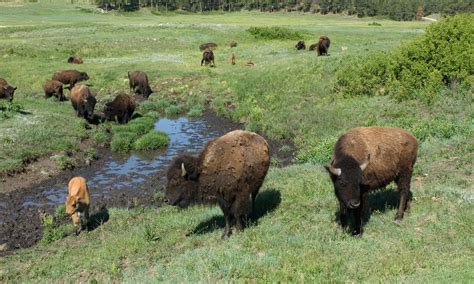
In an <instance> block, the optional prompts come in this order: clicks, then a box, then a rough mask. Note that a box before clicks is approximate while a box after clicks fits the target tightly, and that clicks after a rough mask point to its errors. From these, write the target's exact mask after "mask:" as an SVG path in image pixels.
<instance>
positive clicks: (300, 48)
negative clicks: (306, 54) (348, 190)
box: [295, 40, 306, 50]
mask: <svg viewBox="0 0 474 284" xmlns="http://www.w3.org/2000/svg"><path fill="white" fill-rule="evenodd" d="M295 48H296V49H297V50H302V49H306V45H305V44H304V41H302V40H300V41H298V42H297V43H296V45H295Z"/></svg>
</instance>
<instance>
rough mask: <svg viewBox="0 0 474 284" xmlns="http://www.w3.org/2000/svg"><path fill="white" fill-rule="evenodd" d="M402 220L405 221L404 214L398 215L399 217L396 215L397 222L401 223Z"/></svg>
mask: <svg viewBox="0 0 474 284" xmlns="http://www.w3.org/2000/svg"><path fill="white" fill-rule="evenodd" d="M402 219H403V214H399V213H397V215H395V221H397V222H400V221H401V220H402Z"/></svg>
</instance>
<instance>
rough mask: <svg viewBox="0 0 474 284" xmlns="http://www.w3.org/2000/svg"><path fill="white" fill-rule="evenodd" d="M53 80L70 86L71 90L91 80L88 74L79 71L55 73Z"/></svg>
mask: <svg viewBox="0 0 474 284" xmlns="http://www.w3.org/2000/svg"><path fill="white" fill-rule="evenodd" d="M52 79H53V80H56V81H59V82H61V83H63V84H64V85H69V89H72V88H73V87H74V85H76V83H77V82H81V81H87V80H89V75H87V73H86V72H79V71H77V70H64V71H57V72H54V74H53V78H52Z"/></svg>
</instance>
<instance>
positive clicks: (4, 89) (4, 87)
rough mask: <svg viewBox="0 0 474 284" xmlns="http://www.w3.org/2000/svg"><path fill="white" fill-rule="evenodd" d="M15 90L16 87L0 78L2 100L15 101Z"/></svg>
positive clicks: (0, 97)
mask: <svg viewBox="0 0 474 284" xmlns="http://www.w3.org/2000/svg"><path fill="white" fill-rule="evenodd" d="M15 90H16V87H13V86H10V85H9V84H8V83H7V81H6V80H5V79H3V78H0V99H7V100H8V101H10V102H11V101H13V95H14V93H15Z"/></svg>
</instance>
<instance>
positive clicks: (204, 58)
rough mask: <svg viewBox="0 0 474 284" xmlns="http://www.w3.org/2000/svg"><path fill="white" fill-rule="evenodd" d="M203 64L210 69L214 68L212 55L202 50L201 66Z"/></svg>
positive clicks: (208, 50) (210, 52)
mask: <svg viewBox="0 0 474 284" xmlns="http://www.w3.org/2000/svg"><path fill="white" fill-rule="evenodd" d="M203 63H205V64H206V65H208V64H210V65H211V67H214V53H213V52H212V50H210V49H206V50H204V52H203V53H202V59H201V66H202V64H203Z"/></svg>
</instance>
